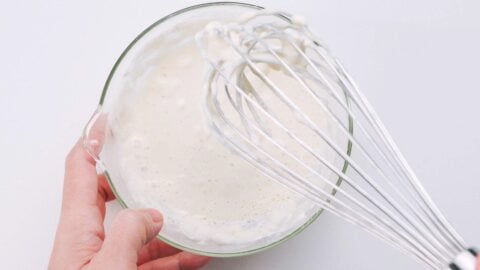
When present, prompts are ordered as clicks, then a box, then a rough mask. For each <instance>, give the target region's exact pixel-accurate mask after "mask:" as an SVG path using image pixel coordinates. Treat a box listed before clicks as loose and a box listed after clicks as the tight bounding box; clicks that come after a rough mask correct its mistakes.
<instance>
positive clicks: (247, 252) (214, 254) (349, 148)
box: [83, 2, 353, 258]
mask: <svg viewBox="0 0 480 270" xmlns="http://www.w3.org/2000/svg"><path fill="white" fill-rule="evenodd" d="M230 5H231V6H241V7H248V8H252V9H257V10H261V9H264V7H262V6H259V5H255V4H250V3H244V2H208V3H202V4H197V5H192V6H189V7H186V8H183V9H180V10H177V11H175V12H172V13H170V14H168V15H166V16H164V17H162V18H160V19H159V20H157V21H155V22H154V23H152V24H151V25H149V26H148V27H147V28H145V29H144V30H143V31H142V32H140V34H138V35H137V36H136V37H135V38H134V39H133V40H132V41H131V42H130V43H129V44H128V46H127V47H126V48H125V49H124V50H123V51H122V53H121V54H120V56H119V57H118V59H117V60H116V61H115V64H114V65H113V67H112V69H111V71H110V73H109V75H108V77H107V80H106V81H105V84H104V86H103V90H102V94H101V96H100V100H99V103H98V108H97V110H96V112H95V113H94V116H92V118H91V120H90V121H89V124H87V127H89V126H91V124H92V123H91V122H92V121H94V120H96V118H97V117H96V115H99V114H101V111H102V106H103V103H104V102H105V98H106V95H107V92H108V89H109V86H110V82H111V81H112V78H113V76H114V75H115V72H116V70H117V68H118V67H119V65H120V64H121V63H122V60H123V59H124V58H125V56H126V55H127V54H128V52H129V51H130V50H131V49H132V48H133V46H135V45H136V44H137V42H138V41H139V40H140V39H141V38H142V37H143V36H145V35H146V34H147V33H149V32H150V31H151V30H152V29H154V28H155V27H156V26H158V25H160V24H161V23H163V22H165V21H167V20H169V19H171V18H173V17H176V16H178V15H181V14H183V13H186V12H189V11H192V10H197V9H201V8H207V7H211V6H230ZM347 104H348V100H347ZM87 127H86V128H85V130H84V133H83V141H84V146H86V145H88V143H87V141H88V130H89V128H87ZM348 127H349V132H350V133H353V122H352V119H351V117H349V124H348ZM87 151H88V149H87ZM351 151H352V142H351V141H350V140H349V141H348V143H347V155H350V154H351ZM94 158H95V159H96V160H97V162H100V163H101V160H100V159H99V158H98V157H94ZM347 168H348V162H346V161H345V162H344V165H343V167H342V172H344V173H345V172H346V170H347ZM104 174H105V178H106V180H107V182H108V185H109V186H110V188H111V189H112V192H113V193H114V195H115V198H116V200H117V201H118V202H119V204H120V205H121V206H122V207H123V208H124V209H125V208H129V207H128V205H127V204H126V203H125V201H124V200H123V199H122V197H121V196H120V194H119V193H118V192H117V190H116V188H115V185H114V183H113V181H112V178H111V177H110V175H109V173H108V171H107V170H106V168H105V167H104ZM341 182H342V178H340V177H339V179H338V180H337V182H336V183H335V184H336V186H340V184H341ZM335 193H336V190H335V189H334V190H333V191H332V193H331V194H332V195H335ZM323 210H324V209H323V208H322V209H320V210H318V211H317V212H316V213H315V214H313V215H312V216H311V217H310V218H309V219H308V220H307V221H306V222H305V223H304V224H302V225H301V226H299V227H298V228H296V229H295V230H294V231H292V232H290V233H289V234H287V235H285V236H283V237H282V238H280V239H278V240H277V241H275V242H272V243H270V244H268V245H265V246H263V247H259V248H254V249H250V250H245V251H239V252H225V253H221V252H209V251H203V250H198V249H193V248H190V247H186V246H183V245H181V244H178V243H176V242H175V241H172V240H170V239H168V238H166V237H164V236H161V235H160V234H157V236H156V238H157V239H159V240H161V241H163V242H165V243H167V244H168V245H171V246H173V247H175V248H178V249H181V250H184V251H188V252H191V253H194V254H199V255H204V256H210V257H219V258H220V257H225V258H226V257H240V256H246V255H251V254H255V253H259V252H261V251H265V250H268V249H271V248H273V247H275V246H277V245H279V244H281V243H284V242H286V241H287V240H289V239H291V238H293V237H294V236H296V235H298V234H299V233H300V232H302V231H304V230H305V229H306V228H307V227H308V226H309V225H310V224H312V223H313V222H314V221H315V220H316V219H317V218H318V217H319V216H320V214H321V213H322V212H323Z"/></svg>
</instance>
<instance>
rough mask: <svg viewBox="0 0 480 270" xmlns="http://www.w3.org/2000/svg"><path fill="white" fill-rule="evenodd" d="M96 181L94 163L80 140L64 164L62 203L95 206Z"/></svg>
mask: <svg viewBox="0 0 480 270" xmlns="http://www.w3.org/2000/svg"><path fill="white" fill-rule="evenodd" d="M97 194H98V179H97V171H96V169H95V161H94V160H93V158H92V157H91V156H90V155H89V154H88V153H87V152H86V151H85V149H84V148H83V146H82V143H81V142H80V140H79V141H78V142H77V143H76V144H75V146H74V147H73V149H72V150H71V151H70V153H69V154H68V156H67V159H66V162H65V182H64V186H63V202H64V204H65V205H66V206H74V207H77V206H81V205H85V204H86V205H95V204H96V202H97Z"/></svg>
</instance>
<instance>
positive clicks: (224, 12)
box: [84, 2, 351, 257]
mask: <svg viewBox="0 0 480 270" xmlns="http://www.w3.org/2000/svg"><path fill="white" fill-rule="evenodd" d="M259 9H262V7H259V6H256V5H251V4H245V3H237V2H218V3H207V4H201V5H196V6H192V7H188V8H185V9H182V10H179V11H177V12H174V13H172V14H170V15H168V16H166V17H164V18H162V19H160V20H158V21H157V22H155V23H153V24H152V25H151V26H149V27H147V28H146V29H145V30H144V31H143V32H141V33H140V34H139V35H138V36H137V37H136V38H135V39H134V40H133V41H132V42H131V43H130V44H129V45H128V47H127V48H126V49H125V50H124V51H123V53H122V54H121V55H120V57H119V58H118V60H117V61H116V63H115V65H114V66H113V68H112V70H111V72H110V74H109V76H108V78H107V81H106V83H105V86H104V88H103V92H102V94H101V98H100V102H99V105H98V109H97V111H96V113H95V114H94V116H93V117H92V119H91V120H90V121H89V123H88V125H87V126H86V128H85V131H84V145H85V147H86V149H87V151H89V152H90V153H91V154H94V152H95V150H94V149H93V148H95V147H98V145H96V144H98V142H97V141H95V140H96V138H93V137H94V136H93V135H92V127H93V126H95V125H98V123H99V122H100V121H98V120H99V119H103V120H105V119H106V118H108V117H103V116H105V115H108V113H109V112H110V111H111V109H112V107H113V106H114V104H115V103H116V100H117V98H118V96H119V93H120V91H121V90H122V83H123V81H122V77H123V76H124V74H126V73H127V72H128V68H129V66H130V65H131V64H132V61H134V59H135V57H136V55H137V54H138V53H139V52H140V51H141V50H142V48H143V47H144V46H147V45H148V44H150V42H152V41H153V40H155V39H158V37H159V36H161V35H162V34H163V33H166V32H169V31H170V32H171V31H172V30H175V28H176V27H182V23H184V22H185V21H186V20H190V19H192V18H196V19H198V18H204V19H205V20H207V21H208V20H216V21H220V22H222V21H228V20H231V18H236V17H238V16H239V15H242V14H244V13H245V12H251V11H254V10H259ZM283 19H287V18H283ZM202 27H204V26H199V30H200V29H201V28H202ZM192 38H193V37H192ZM102 124H105V125H106V126H108V121H107V122H106V123H105V122H104V121H103V122H102ZM93 133H94V132H93ZM346 148H347V152H348V153H350V150H351V145H350V144H349V145H348V146H347V147H346ZM94 156H95V158H96V159H97V162H98V163H99V164H100V165H103V167H104V170H105V175H106V177H107V180H108V183H109V184H110V187H111V188H112V190H113V192H114V193H115V196H116V198H117V201H118V202H119V203H120V204H121V205H122V206H123V207H125V208H127V207H129V206H133V207H134V204H133V200H132V198H131V197H130V196H129V194H128V192H127V191H126V187H125V183H124V182H123V181H122V179H120V178H121V177H112V176H113V175H114V174H113V173H111V172H112V170H115V168H112V167H109V165H108V164H104V163H103V162H102V159H101V158H100V157H101V155H95V154H94ZM346 167H347V166H346V164H344V166H343V169H344V170H346ZM338 184H340V180H338V181H337V185H338ZM321 212H322V211H321V210H320V211H316V212H314V213H312V215H311V216H310V218H308V219H307V220H306V221H305V222H304V223H303V224H302V225H301V226H299V227H298V228H295V229H294V230H290V231H289V232H288V233H286V234H285V235H281V236H278V237H276V238H274V239H270V240H269V241H268V242H261V243H257V244H254V245H251V246H248V247H245V246H242V247H235V246H232V247H222V248H216V247H213V248H212V247H209V246H202V245H201V244H198V243H195V242H192V241H186V240H185V239H181V236H178V235H177V236H174V237H172V236H171V235H170V236H169V235H165V234H163V233H162V232H161V233H160V234H159V235H158V238H159V239H161V240H162V241H164V242H166V243H168V244H170V245H172V246H174V247H177V248H179V249H182V250H187V251H189V252H192V253H197V254H202V255H207V256H214V257H234V256H243V255H248V254H252V253H256V252H260V251H263V250H266V249H269V248H271V247H273V246H276V245H278V244H280V243H282V242H284V241H286V240H288V239H290V238H292V237H294V236H295V235H297V234H298V233H300V232H301V231H302V230H304V229H305V228H306V227H307V226H308V225H310V224H311V223H312V222H313V221H314V220H315V219H316V218H317V217H318V216H319V215H320V213H321Z"/></svg>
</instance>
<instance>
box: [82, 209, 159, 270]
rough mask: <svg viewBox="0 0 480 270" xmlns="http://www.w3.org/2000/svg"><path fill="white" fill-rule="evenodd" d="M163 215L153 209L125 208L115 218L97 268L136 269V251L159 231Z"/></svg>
mask: <svg viewBox="0 0 480 270" xmlns="http://www.w3.org/2000/svg"><path fill="white" fill-rule="evenodd" d="M162 224H163V218H162V215H161V214H160V213H159V212H158V211H157V210H154V209H137V210H133V209H124V210H122V211H121V212H120V213H119V214H118V215H117V216H116V217H115V219H114V220H113V222H112V225H111V227H110V230H109V231H108V232H107V234H106V237H105V241H104V242H103V245H102V248H101V249H100V251H99V252H98V253H97V255H96V256H95V258H94V259H93V260H92V265H91V266H93V268H94V269H97V266H98V269H129V270H130V269H137V253H138V251H139V250H140V249H141V248H142V247H143V246H144V245H145V244H146V243H148V242H149V241H150V240H152V239H153V238H154V237H155V236H156V235H157V234H158V232H159V231H160V229H161V228H162Z"/></svg>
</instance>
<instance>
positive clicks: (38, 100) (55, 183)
mask: <svg viewBox="0 0 480 270" xmlns="http://www.w3.org/2000/svg"><path fill="white" fill-rule="evenodd" d="M2 1H4V2H2V3H1V5H0V6H1V7H0V149H1V150H0V213H1V219H0V259H1V261H0V268H2V269H44V268H45V267H46V265H47V262H48V257H49V253H50V249H51V245H52V240H53V236H54V232H55V226H56V223H57V219H58V213H59V209H60V198H61V189H62V181H63V179H62V178H63V161H64V156H65V154H66V153H67V151H68V150H69V148H70V147H71V146H72V144H73V143H74V142H75V140H76V139H77V138H78V137H79V135H80V132H81V129H82V128H83V126H84V124H85V123H86V121H87V119H88V118H89V116H90V114H91V113H92V112H93V110H94V109H95V107H96V103H97V101H98V99H99V97H100V91H101V89H102V86H103V83H104V80H105V78H106V77H107V75H108V73H109V70H110V68H111V67H112V65H113V63H114V61H115V60H116V58H117V56H119V54H120V53H121V52H122V50H123V49H124V48H125V47H126V45H127V44H128V43H129V42H130V41H131V40H132V39H133V38H134V37H135V36H136V34H138V33H139V32H140V31H142V30H143V29H144V28H145V27H146V26H148V25H150V24H151V23H153V22H154V21H155V20H157V19H159V18H161V17H162V16H164V15H167V14H168V13H170V12H173V11H175V10H177V9H180V8H183V7H185V6H188V5H191V4H195V3H200V2H199V1H181V0H176V1H159V0H157V1H119V0H116V1H93V0H91V1H57V2H53V1H30V2H27V1H5V0H2ZM255 3H257V4H260V5H264V6H267V7H269V8H272V9H283V10H287V11H289V12H292V13H297V14H301V15H303V16H304V17H305V18H307V19H308V21H309V22H310V24H311V25H312V28H313V29H314V31H315V32H316V33H318V35H319V36H321V37H322V38H323V40H325V41H326V42H327V44H329V45H330V47H331V48H332V49H333V51H334V53H335V54H336V55H337V56H338V57H339V58H340V59H342V62H343V63H344V64H345V66H346V67H347V69H348V70H349V71H350V73H351V74H352V75H353V77H354V78H355V79H356V81H357V83H358V84H359V85H360V87H361V89H362V90H363V91H364V92H365V93H366V95H367V96H368V98H369V99H370V100H371V102H372V103H373V105H374V106H375V107H376V109H377V111H378V112H379V114H380V115H381V116H382V118H383V120H384V122H385V123H386V125H387V127H388V128H389V129H390V131H391V133H392V134H393V136H394V137H395V138H396V139H397V142H398V143H399V145H400V147H401V149H402V150H403V151H404V153H405V155H406V156H407V159H408V160H409V161H410V162H411V164H412V166H413V168H414V169H415V170H416V172H417V173H418V175H419V176H420V178H421V179H422V181H423V182H424V184H425V186H426V188H427V190H428V191H429V192H430V194H431V195H432V197H433V198H434V200H435V201H436V202H437V203H438V205H439V207H440V208H441V209H443V210H444V212H445V214H446V216H447V217H448V218H449V219H450V220H451V222H452V223H453V225H454V226H455V227H456V228H457V229H458V231H459V232H460V233H461V234H462V235H463V236H464V237H465V238H466V239H467V240H468V241H469V242H470V243H472V244H477V245H480V166H479V160H480V158H479V157H478V153H479V152H480V127H479V119H478V118H479V116H480V106H478V103H479V99H480V82H479V78H480V76H479V74H480V72H479V71H480V69H479V63H480V50H479V48H480V16H479V15H478V14H480V4H479V2H478V1H475V0H471V1H461V0H457V1H455V0H451V1H447V0H428V1H427V0H424V1H416V0H410V1H385V0H368V1H356V0H350V1H347V0H343V1H338V0H323V1H318V0H315V1H313V0H309V1H299V0H297V1H287V0H282V1H279V0H277V1H273V0H272V1H256V2H255ZM110 210H112V211H118V207H110ZM206 269H210V270H217V269H229V270H230V269H231V270H240V269H249V270H255V269H278V270H281V269H303V270H307V269H372V270H374V269H422V268H421V267H420V266H419V265H417V264H416V263H415V262H413V261H412V260H411V259H409V258H407V257H404V256H403V255H402V254H400V253H399V252H397V251H395V250H393V249H390V248H388V247H386V246H385V245H384V244H383V243H381V242H379V241H377V240H376V239H373V238H372V237H370V236H369V235H367V234H365V233H363V232H362V231H360V230H358V229H356V228H353V227H352V226H350V225H348V224H346V223H344V222H343V221H341V220H338V219H337V218H335V217H334V216H332V215H330V214H325V215H323V216H321V217H320V218H319V219H318V220H317V222H315V224H313V225H312V226H311V227H310V228H308V229H307V230H306V231H305V232H304V233H302V234H301V235H299V236H298V237H296V238H294V239H293V240H291V241H289V242H287V243H285V244H283V245H281V246H279V247H277V248H274V249H273V250H270V251H267V252H264V253H262V254H258V255H254V256H249V257H244V258H236V259H215V260H213V262H212V263H211V264H210V265H209V266H208V267H206Z"/></svg>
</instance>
